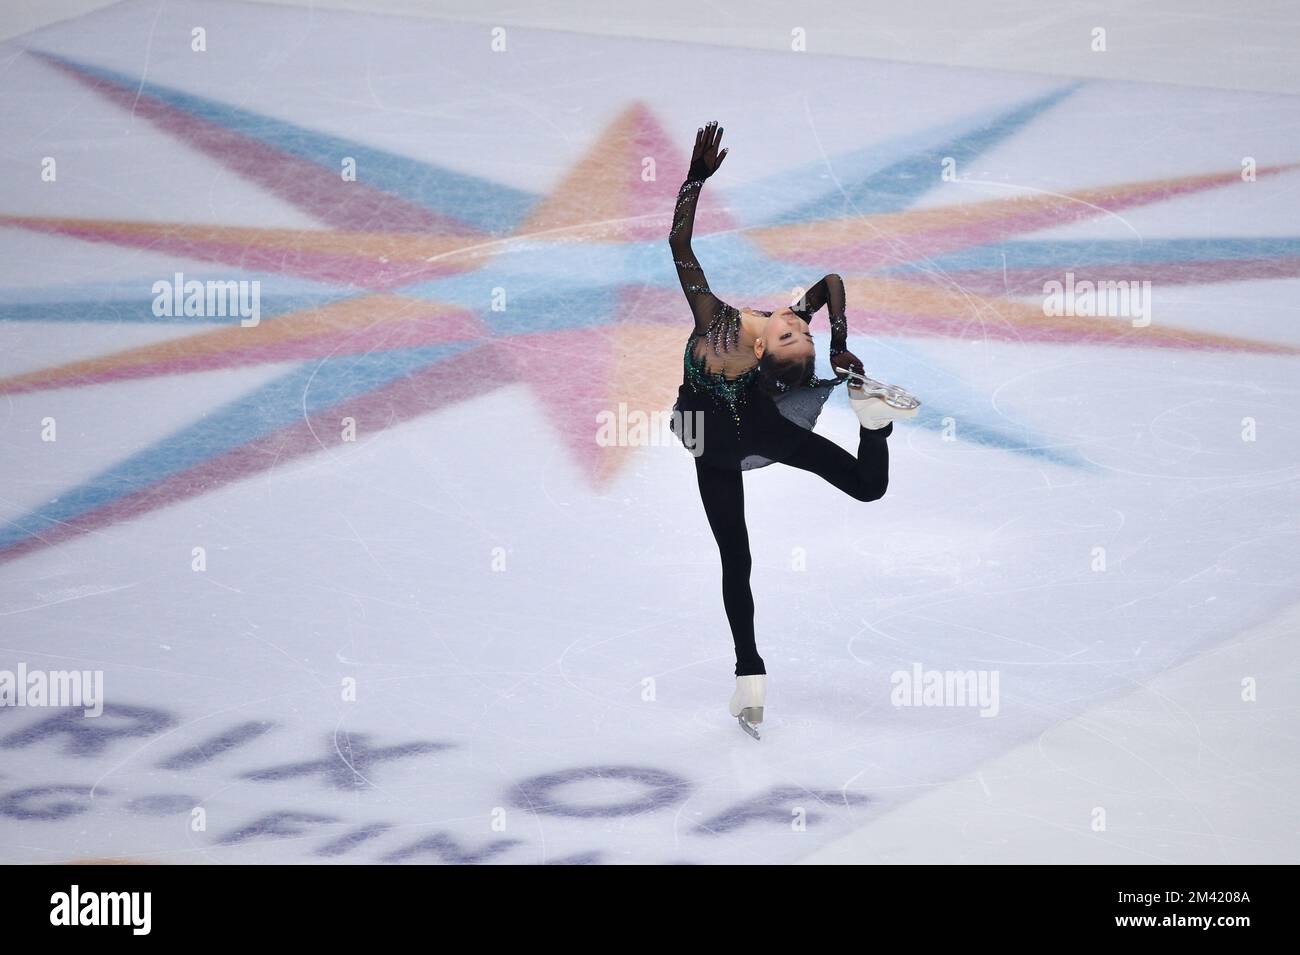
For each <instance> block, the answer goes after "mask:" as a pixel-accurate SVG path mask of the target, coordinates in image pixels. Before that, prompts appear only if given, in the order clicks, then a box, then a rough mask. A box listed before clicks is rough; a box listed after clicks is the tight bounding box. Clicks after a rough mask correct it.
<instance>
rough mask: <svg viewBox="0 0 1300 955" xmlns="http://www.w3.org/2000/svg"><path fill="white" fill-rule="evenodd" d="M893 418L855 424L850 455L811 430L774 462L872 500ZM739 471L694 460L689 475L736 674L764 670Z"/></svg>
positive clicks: (885, 471) (881, 492) (885, 477)
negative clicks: (718, 567) (875, 425)
mask: <svg viewBox="0 0 1300 955" xmlns="http://www.w3.org/2000/svg"><path fill="white" fill-rule="evenodd" d="M893 430H894V426H893V423H892V422H891V423H890V424H888V425H886V426H885V427H884V428H880V429H878V430H875V431H870V430H868V429H866V428H863V427H861V426H859V428H858V432H859V433H858V456H857V457H856V458H854V457H853V455H851V454H849V452H847V451H845V450H844V449H843V448H841V447H840V446H839V445H838V444H836V443H835V442H833V441H828V440H827V439H826V438H823V437H822V436H821V435H819V434H817V433H816V432H811V431H810V432H809V433H808V437H807V439H806V440H804V441H803V442H802V443H800V445H799V447H798V448H797V449H796V450H795V451H794V453H793V454H790V455H788V456H786V457H784V458H781V459H779V460H780V463H782V464H788V465H789V466H790V467H794V468H799V469H800V470H803V471H811V472H812V473H814V474H816V475H818V476H820V477H821V478H823V479H825V480H826V481H829V482H830V483H831V484H834V485H835V486H836V487H837V488H839V489H840V490H841V491H843V492H844V493H845V494H847V495H849V496H850V497H852V498H855V499H856V500H859V501H877V500H879V499H880V498H882V497H884V496H885V489H886V488H887V487H888V486H889V444H888V442H887V441H886V440H885V439H886V438H887V437H889V435H890V433H892V432H893ZM742 473H743V472H741V471H727V470H722V469H720V468H714V467H709V466H708V465H707V464H704V463H702V462H701V461H700V459H699V458H696V459H695V476H696V479H697V481H698V483H699V486H700V500H701V501H702V502H703V503H704V513H705V514H706V515H707V516H708V518H709V527H710V528H712V530H713V537H714V539H715V540H716V541H717V542H718V554H719V556H720V557H721V558H722V605H723V607H724V608H726V611H727V620H728V622H729V623H730V624H731V637H732V640H733V641H734V642H735V645H736V676H746V675H749V674H754V673H766V672H767V670H766V669H765V668H764V666H763V658H762V657H760V656H759V655H758V647H757V646H755V644H754V595H753V594H752V593H751V592H750V589H749V571H750V568H751V567H752V565H753V562H752V560H751V558H750V556H749V531H748V529H747V528H746V527H745V485H744V482H743V480H742Z"/></svg>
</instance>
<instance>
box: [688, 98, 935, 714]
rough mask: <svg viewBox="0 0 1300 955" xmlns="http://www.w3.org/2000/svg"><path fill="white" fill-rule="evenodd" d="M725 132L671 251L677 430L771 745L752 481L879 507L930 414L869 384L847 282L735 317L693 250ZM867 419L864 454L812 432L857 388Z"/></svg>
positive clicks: (708, 151) (700, 160)
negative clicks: (822, 369)
mask: <svg viewBox="0 0 1300 955" xmlns="http://www.w3.org/2000/svg"><path fill="white" fill-rule="evenodd" d="M721 139H722V129H721V128H719V127H718V124H717V122H716V121H714V122H711V123H709V124H708V126H705V127H701V128H700V129H699V131H698V132H697V133H696V135H695V149H694V151H693V152H692V154H691V165H690V169H689V171H688V172H687V174H686V181H685V182H684V183H682V187H681V189H680V191H679V192H678V194H677V205H676V209H675V210H674V215H673V224H672V231H671V232H670V233H669V240H668V241H669V246H670V247H671V249H672V254H673V261H674V262H675V264H676V266H677V276H678V278H679V279H680V280H681V284H682V291H683V292H684V293H685V294H686V300H687V302H689V303H690V307H691V312H692V313H693V314H694V316H695V330H694V331H693V332H692V333H691V335H690V337H689V338H688V339H687V342H686V351H685V354H684V355H683V375H682V384H681V387H680V388H678V391H677V403H676V404H675V405H674V407H673V411H674V415H673V425H672V427H673V431H674V433H676V434H677V436H678V438H679V439H681V440H682V442H683V444H685V445H686V446H687V447H688V449H690V450H691V453H692V454H694V455H695V475H696V479H697V483H698V484H699V489H700V500H701V502H703V504H704V513H705V515H706V516H707V517H708V521H709V527H710V528H711V529H712V531H713V536H714V539H715V540H716V541H717V543H718V553H719V555H720V556H721V558H722V603H723V606H724V608H725V609H726V612H727V620H728V622H729V623H730V625H731V636H732V640H733V642H734V643H735V649H736V690H735V693H734V694H733V695H732V698H731V704H730V710H731V715H732V716H734V717H736V718H737V720H738V721H739V722H740V726H741V728H742V729H744V730H745V732H747V733H749V735H750V736H753V737H754V738H755V739H758V738H759V735H758V731H757V729H755V727H756V725H757V724H759V723H761V722H762V720H763V706H764V700H765V698H766V695H767V676H766V674H767V670H766V668H765V667H764V666H763V658H762V657H760V656H759V655H758V648H757V647H756V646H755V643H754V598H753V594H752V593H751V592H750V588H749V572H750V567H751V559H750V553H749V534H748V531H747V530H746V527H745V493H744V484H743V483H742V478H741V472H742V471H746V470H750V469H752V468H755V467H763V466H765V465H768V464H771V463H773V462H776V461H779V462H780V463H782V464H787V465H789V466H791V467H795V468H799V469H801V470H804V471H811V472H812V473H814V474H816V475H818V476H819V477H821V478H822V479H823V480H825V481H829V482H830V483H831V484H833V485H835V486H836V487H837V488H839V489H840V490H841V491H843V492H844V493H845V494H848V495H850V496H851V497H853V498H855V499H856V500H859V501H876V500H879V499H880V498H881V497H883V496H884V494H885V489H886V487H887V486H888V484H889V446H888V444H887V443H886V439H887V438H888V437H889V435H890V434H891V433H893V430H894V425H893V420H892V419H893V418H896V417H913V416H914V415H915V414H916V409H917V407H918V406H919V405H920V402H919V401H917V400H916V399H915V398H914V397H912V396H911V395H908V394H907V393H906V392H904V391H902V390H901V389H898V388H895V387H893V386H890V385H884V384H882V383H880V382H878V381H874V380H873V379H870V378H867V377H865V376H864V375H863V373H862V370H863V369H862V362H860V361H859V360H858V358H857V356H856V355H854V354H853V353H852V352H850V351H848V349H847V348H846V347H845V339H846V336H847V333H848V328H847V325H846V322H845V316H844V283H843V281H841V279H840V277H839V276H838V275H835V274H831V275H827V276H825V277H824V278H822V279H821V280H820V281H819V282H817V283H816V284H815V285H813V286H812V288H810V289H808V291H807V292H806V293H805V294H804V295H803V297H802V298H801V299H800V300H799V301H798V302H797V303H796V305H795V306H793V307H787V308H783V309H780V310H779V311H776V312H766V311H759V310H755V309H749V308H743V309H739V310H737V309H735V308H733V307H732V306H730V305H728V304H727V303H726V302H724V301H722V300H721V299H719V298H718V297H717V296H716V295H714V294H713V292H712V291H710V290H709V284H708V281H707V280H706V278H705V276H704V270H703V269H702V268H701V267H700V263H699V260H698V259H696V257H695V254H694V252H692V250H691V233H692V231H693V229H694V223H695V207H696V204H697V203H698V201H699V197H700V189H701V187H702V186H703V185H704V180H706V179H708V178H709V177H710V176H711V175H713V173H715V172H716V171H717V169H718V167H719V166H720V165H722V160H723V159H725V158H726V155H727V150H726V149H723V150H722V151H721V152H719V151H718V143H719V142H720V141H721ZM822 306H827V307H828V312H829V318H830V324H831V347H830V359H831V366H832V368H833V369H834V370H835V372H836V375H837V377H836V378H835V379H833V380H829V381H823V380H821V379H818V378H817V376H816V373H815V372H814V370H813V364H814V358H815V351H814V348H813V338H812V334H811V333H810V332H809V330H808V324H809V322H811V321H812V316H813V314H814V313H816V312H817V311H818V310H819V309H820V308H821V307H822ZM850 380H851V382H852V383H851V384H850V386H849V388H848V389H847V391H848V395H849V399H850V406H851V407H852V408H853V410H854V412H855V413H856V414H857V416H858V420H859V422H860V425H859V427H858V455H857V457H856V458H855V457H853V455H851V454H849V453H848V452H847V451H845V450H844V449H843V448H841V447H840V446H839V445H837V444H835V443H833V442H831V441H828V440H826V439H825V438H823V437H822V436H821V435H819V434H816V433H814V432H813V431H812V427H813V425H814V424H815V423H816V421H817V417H818V415H819V414H820V413H821V408H822V405H823V404H824V403H825V402H826V399H827V398H828V397H829V396H830V392H831V391H832V390H834V388H835V387H836V386H837V385H839V384H841V383H843V382H845V381H850Z"/></svg>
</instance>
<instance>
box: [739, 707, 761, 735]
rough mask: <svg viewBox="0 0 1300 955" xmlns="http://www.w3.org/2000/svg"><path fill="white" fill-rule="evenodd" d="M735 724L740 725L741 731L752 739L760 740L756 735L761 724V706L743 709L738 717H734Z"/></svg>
mask: <svg viewBox="0 0 1300 955" xmlns="http://www.w3.org/2000/svg"><path fill="white" fill-rule="evenodd" d="M736 722H737V723H739V724H740V728H741V729H742V730H744V731H745V732H746V733H748V734H749V735H750V736H752V737H754V739H762V737H761V736H759V735H758V724H759V723H761V722H763V708H762V707H761V706H747V707H745V708H744V709H743V710H741V711H740V715H739V716H737V717H736Z"/></svg>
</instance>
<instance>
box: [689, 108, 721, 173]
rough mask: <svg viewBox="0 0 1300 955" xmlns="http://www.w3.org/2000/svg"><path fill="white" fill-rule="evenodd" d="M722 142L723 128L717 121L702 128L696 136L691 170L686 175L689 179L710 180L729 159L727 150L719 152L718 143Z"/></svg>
mask: <svg viewBox="0 0 1300 955" xmlns="http://www.w3.org/2000/svg"><path fill="white" fill-rule="evenodd" d="M721 141H722V127H721V126H719V125H718V121H717V120H716V119H715V120H713V121H712V122H710V123H709V124H708V125H707V126H701V127H700V129H699V131H698V132H696V134H695V149H694V151H692V153H691V168H690V169H689V170H688V171H687V173H686V178H687V179H708V178H709V177H710V176H712V175H713V174H714V173H715V172H717V171H718V167H719V166H721V165H722V160H724V159H726V158H727V151H726V150H725V149H724V150H722V152H718V143H720V142H721Z"/></svg>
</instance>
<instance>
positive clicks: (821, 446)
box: [779, 421, 894, 501]
mask: <svg viewBox="0 0 1300 955" xmlns="http://www.w3.org/2000/svg"><path fill="white" fill-rule="evenodd" d="M893 431H894V423H893V422H892V421H891V422H890V423H889V424H887V425H886V426H885V427H883V428H878V429H876V430H871V429H869V428H864V427H862V426H861V425H859V426H858V456H857V457H856V458H855V457H853V455H851V454H849V452H847V451H845V450H844V449H843V448H841V447H840V446H839V445H838V444H836V443H835V442H834V441H828V440H827V439H826V438H823V437H822V436H821V435H820V434H817V433H816V432H815V431H810V432H809V433H808V437H807V439H806V440H805V441H803V442H802V443H801V444H800V445H799V446H798V447H797V448H796V449H795V450H794V451H793V452H792V453H791V454H789V455H787V456H785V457H783V458H780V459H779V460H780V462H781V463H782V464H788V465H790V466H791V467H794V468H799V469H800V470H803V471H811V472H812V473H814V474H816V475H818V476H820V477H821V478H823V479H824V480H826V481H829V482H830V483H831V484H833V485H835V486H836V487H837V488H839V489H840V490H841V491H843V492H844V493H845V494H847V495H849V497H852V498H854V499H855V500H859V501H878V500H880V499H881V498H882V497H884V496H885V491H886V489H888V487H889V442H888V441H886V440H885V439H886V438H888V437H889V435H891V434H892V433H893Z"/></svg>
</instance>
